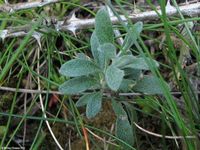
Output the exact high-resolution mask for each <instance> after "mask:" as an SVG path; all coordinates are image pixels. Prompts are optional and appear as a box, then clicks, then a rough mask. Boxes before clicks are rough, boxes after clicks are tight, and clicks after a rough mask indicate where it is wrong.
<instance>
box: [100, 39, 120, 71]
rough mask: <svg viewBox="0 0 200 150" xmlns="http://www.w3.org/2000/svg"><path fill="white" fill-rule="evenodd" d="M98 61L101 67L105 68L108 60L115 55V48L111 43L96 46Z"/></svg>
mask: <svg viewBox="0 0 200 150" xmlns="http://www.w3.org/2000/svg"><path fill="white" fill-rule="evenodd" d="M98 54H99V62H100V66H101V68H102V69H103V68H105V67H106V65H108V62H109V60H111V59H112V58H115V57H116V48H115V46H114V45H113V44H111V43H105V44H102V45H100V46H99V47H98Z"/></svg>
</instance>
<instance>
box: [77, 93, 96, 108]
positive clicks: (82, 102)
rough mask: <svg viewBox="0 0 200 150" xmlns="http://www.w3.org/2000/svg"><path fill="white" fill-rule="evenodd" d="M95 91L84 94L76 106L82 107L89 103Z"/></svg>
mask: <svg viewBox="0 0 200 150" xmlns="http://www.w3.org/2000/svg"><path fill="white" fill-rule="evenodd" d="M94 94H95V93H88V94H84V95H83V96H81V97H80V98H79V100H78V101H77V102H76V106H77V107H81V106H84V105H87V103H88V102H89V101H90V100H91V98H92V97H93V95H94Z"/></svg>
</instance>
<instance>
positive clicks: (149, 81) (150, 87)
mask: <svg viewBox="0 0 200 150" xmlns="http://www.w3.org/2000/svg"><path fill="white" fill-rule="evenodd" d="M165 84H166V85H167V83H165ZM133 90H134V91H137V92H142V93H145V94H163V91H162V88H161V84H160V83H159V79H158V78H157V77H156V76H152V75H149V76H144V77H143V78H142V79H141V80H139V81H138V82H137V84H136V85H135V86H134V87H133Z"/></svg>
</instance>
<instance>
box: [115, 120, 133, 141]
mask: <svg viewBox="0 0 200 150" xmlns="http://www.w3.org/2000/svg"><path fill="white" fill-rule="evenodd" d="M115 134H116V136H117V137H118V138H119V139H121V140H123V141H125V142H126V143H128V144H129V145H133V144H134V137H133V130H132V127H131V125H130V123H129V121H128V118H127V117H124V116H123V117H118V118H117V121H116V130H115Z"/></svg>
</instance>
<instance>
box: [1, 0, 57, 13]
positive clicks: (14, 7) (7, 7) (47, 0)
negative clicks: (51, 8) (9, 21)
mask: <svg viewBox="0 0 200 150" xmlns="http://www.w3.org/2000/svg"><path fill="white" fill-rule="evenodd" d="M58 2H60V0H40V1H34V2H26V3H17V4H9V3H6V4H4V5H0V12H9V13H14V12H16V11H19V10H24V9H30V8H36V7H43V6H45V5H49V4H53V3H58Z"/></svg>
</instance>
